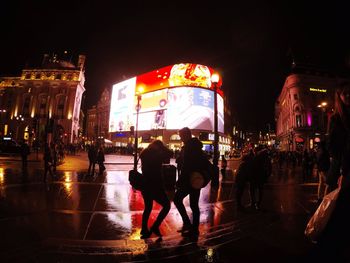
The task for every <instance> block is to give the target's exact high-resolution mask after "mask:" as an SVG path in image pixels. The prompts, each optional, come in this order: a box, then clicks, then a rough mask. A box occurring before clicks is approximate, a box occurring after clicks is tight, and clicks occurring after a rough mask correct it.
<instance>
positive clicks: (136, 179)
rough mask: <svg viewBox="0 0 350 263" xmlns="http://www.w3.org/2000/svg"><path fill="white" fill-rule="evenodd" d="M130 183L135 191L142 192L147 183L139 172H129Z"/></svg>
mask: <svg viewBox="0 0 350 263" xmlns="http://www.w3.org/2000/svg"><path fill="white" fill-rule="evenodd" d="M129 182H130V185H131V186H132V188H134V189H135V190H140V191H142V190H143V189H144V184H145V183H144V178H143V175H142V173H140V172H138V171H137V170H130V171H129Z"/></svg>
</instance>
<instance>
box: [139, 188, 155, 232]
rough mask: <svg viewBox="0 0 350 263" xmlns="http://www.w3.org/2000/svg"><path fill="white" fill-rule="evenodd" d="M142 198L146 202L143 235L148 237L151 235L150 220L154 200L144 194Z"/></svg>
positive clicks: (143, 215)
mask: <svg viewBox="0 0 350 263" xmlns="http://www.w3.org/2000/svg"><path fill="white" fill-rule="evenodd" d="M142 196H143V202H144V209H143V214H142V227H141V235H142V236H145V237H147V235H150V232H149V230H148V219H149V216H150V214H151V212H152V207H153V199H152V198H151V197H150V195H149V194H148V193H142Z"/></svg>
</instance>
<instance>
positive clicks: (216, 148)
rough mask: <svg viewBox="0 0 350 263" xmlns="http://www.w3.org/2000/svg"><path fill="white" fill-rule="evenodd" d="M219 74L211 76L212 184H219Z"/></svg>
mask: <svg viewBox="0 0 350 263" xmlns="http://www.w3.org/2000/svg"><path fill="white" fill-rule="evenodd" d="M219 78H220V77H219V74H216V73H214V74H213V75H212V76H211V82H212V84H213V85H214V145H213V146H214V156H213V165H214V167H215V176H214V178H212V181H211V185H212V186H214V187H215V186H218V185H219V166H218V163H219V132H218V83H219Z"/></svg>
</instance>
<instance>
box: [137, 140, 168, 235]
mask: <svg viewBox="0 0 350 263" xmlns="http://www.w3.org/2000/svg"><path fill="white" fill-rule="evenodd" d="M172 155H173V152H172V151H171V150H169V149H168V148H167V147H165V145H164V144H163V143H162V141H160V140H155V141H153V142H152V143H151V144H150V145H149V146H148V147H147V148H146V149H144V150H143V151H142V152H141V154H140V159H141V170H142V174H143V176H144V189H143V190H142V196H143V200H144V205H145V206H144V210H143V214H142V229H141V238H148V237H150V236H151V234H152V233H154V234H155V235H157V236H158V237H161V236H162V234H161V233H160V231H159V226H160V224H161V223H162V222H163V220H164V218H165V217H166V215H167V214H168V212H169V210H170V201H169V199H168V197H167V195H166V193H165V190H164V185H163V178H162V164H163V163H169V162H170V158H171V157H172ZM153 200H154V201H156V202H157V203H158V204H160V205H161V206H162V209H161V210H160V212H159V214H158V216H157V219H156V220H155V222H154V223H153V225H152V227H151V228H150V229H148V219H149V216H150V214H151V212H152V207H153Z"/></svg>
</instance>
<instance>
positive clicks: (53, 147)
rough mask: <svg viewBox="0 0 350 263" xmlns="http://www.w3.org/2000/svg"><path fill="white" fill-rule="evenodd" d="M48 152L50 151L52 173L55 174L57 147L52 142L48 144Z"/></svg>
mask: <svg viewBox="0 0 350 263" xmlns="http://www.w3.org/2000/svg"><path fill="white" fill-rule="evenodd" d="M50 151H51V158H52V172H53V173H54V174H55V173H56V167H57V160H58V154H57V147H56V144H55V143H54V142H51V144H50Z"/></svg>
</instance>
